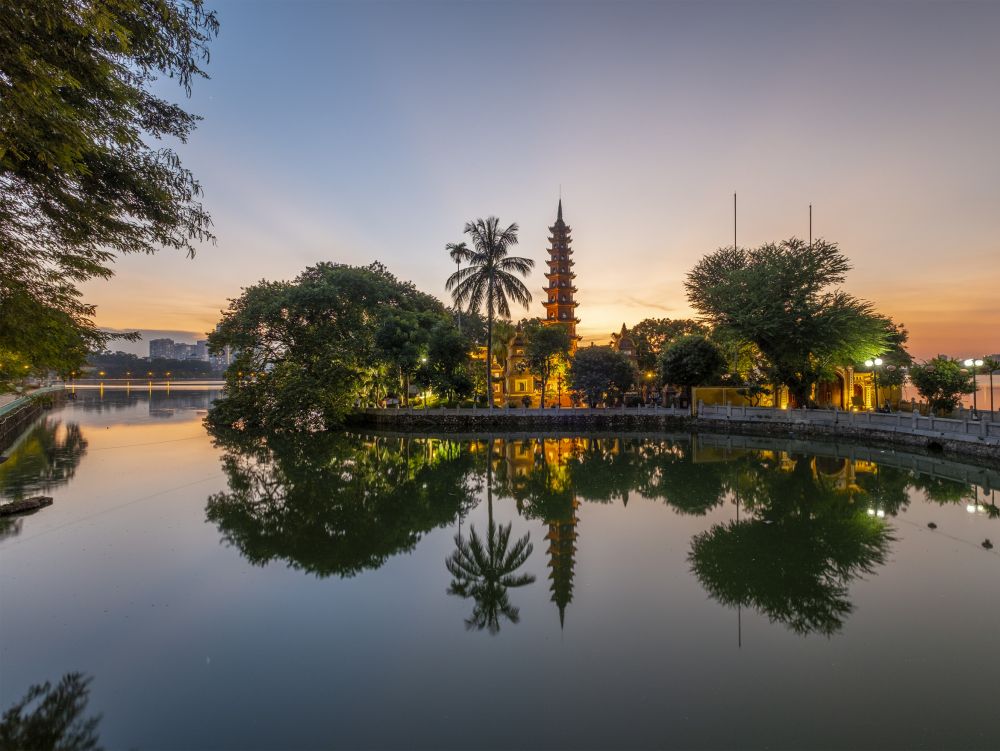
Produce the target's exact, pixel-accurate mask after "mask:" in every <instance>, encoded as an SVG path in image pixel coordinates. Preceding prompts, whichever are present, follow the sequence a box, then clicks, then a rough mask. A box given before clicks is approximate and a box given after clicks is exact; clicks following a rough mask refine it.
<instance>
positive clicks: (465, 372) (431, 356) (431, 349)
mask: <svg viewBox="0 0 1000 751" xmlns="http://www.w3.org/2000/svg"><path fill="white" fill-rule="evenodd" d="M471 348H472V343H471V342H470V341H469V340H468V338H467V337H465V336H464V335H463V334H462V332H461V331H459V330H458V329H457V328H455V326H454V325H452V323H451V321H448V320H443V321H440V322H439V323H438V324H437V325H436V326H435V327H434V328H433V329H431V333H430V338H429V339H428V342H427V359H428V363H427V364H428V366H429V368H430V373H431V378H430V383H431V385H432V386H433V387H434V388H435V389H436V390H437V391H439V392H440V393H442V394H445V395H447V396H448V398H449V401H451V402H454V400H455V397H467V396H469V395H470V394H471V393H472V383H473V382H472V377H471V376H470V374H469V371H470V370H471V368H470V365H471V362H470V358H469V350H470V349H471Z"/></svg>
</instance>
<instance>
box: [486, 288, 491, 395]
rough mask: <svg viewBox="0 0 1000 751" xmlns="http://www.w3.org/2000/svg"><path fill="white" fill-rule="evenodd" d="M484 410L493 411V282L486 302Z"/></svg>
mask: <svg viewBox="0 0 1000 751" xmlns="http://www.w3.org/2000/svg"><path fill="white" fill-rule="evenodd" d="M486 408H487V409H493V280H492V279H490V289H489V299H488V300H487V301H486Z"/></svg>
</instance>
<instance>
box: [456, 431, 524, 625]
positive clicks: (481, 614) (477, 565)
mask: <svg viewBox="0 0 1000 751" xmlns="http://www.w3.org/2000/svg"><path fill="white" fill-rule="evenodd" d="M489 445H490V452H491V453H492V446H493V441H492V440H491V441H490V442H489ZM492 465H493V462H492V456H488V457H487V462H486V474H487V478H486V496H487V509H488V513H489V520H488V522H487V527H486V538H485V540H484V539H482V538H481V537H480V536H479V534H478V533H477V532H476V528H475V527H472V528H471V529H470V531H469V536H468V538H466V537H464V536H462V535H461V534H456V535H455V551H454V552H453V553H452V554H451V555H450V556H448V559H447V560H446V561H445V566H446V567H447V569H448V573H450V574H451V575H452V577H454V578H453V579H452V582H451V584H450V586H449V587H448V594H450V595H457V596H458V597H462V598H472V600H473V602H474V605H473V608H472V615H471V616H470V617H469V618H466V619H465V627H466V628H468V629H469V630H477V631H482V630H483V629H485V630H487V631H489V632H490V633H491V634H496V633H498V632H499V631H500V619H501V618H506V619H507V620H508V621H510V622H511V623H517V622H518V621H520V620H521V615H520V610H519V609H518V608H517V607H515V606H514V605H513V604H512V603H511V601H510V597H509V596H508V593H507V590H509V589H514V588H516V587H523V586H526V585H528V584H531V583H533V582H534V581H535V577H534V575H533V574H526V573H522V574H518V573H517V570H518V569H519V568H521V566H523V565H524V564H525V562H526V561H527V560H528V557H529V556H530V555H531V551H532V550H533V546H532V544H531V542H530V539H531V535H530V534H525V535H524V536H523V537H521V538H519V539H517V540H516V541H514V543H513V544H511V524H510V523H508V524H501V525H497V524H496V523H495V522H494V521H493V466H492Z"/></svg>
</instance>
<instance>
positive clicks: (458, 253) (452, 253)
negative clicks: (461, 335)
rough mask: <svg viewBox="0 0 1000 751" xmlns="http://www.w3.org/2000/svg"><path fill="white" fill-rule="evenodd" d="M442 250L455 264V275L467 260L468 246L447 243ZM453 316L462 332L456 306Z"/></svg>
mask: <svg viewBox="0 0 1000 751" xmlns="http://www.w3.org/2000/svg"><path fill="white" fill-rule="evenodd" d="M444 249H445V250H447V251H448V256H449V257H450V258H451V260H453V261H454V262H455V273H456V274H457V273H458V272H459V271H461V270H462V261H465V260H468V258H469V255H470V251H469V246H468V245H466V244H465V243H448V244H447V245H445V246H444ZM455 314H456V316H457V319H458V330H459V331H461V330H462V309H461V308H460V307H458V306H456V307H455Z"/></svg>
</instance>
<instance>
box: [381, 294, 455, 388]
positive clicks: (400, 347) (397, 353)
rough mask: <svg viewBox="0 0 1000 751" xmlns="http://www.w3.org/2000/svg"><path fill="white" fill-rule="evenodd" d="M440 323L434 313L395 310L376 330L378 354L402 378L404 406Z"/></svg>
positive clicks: (399, 380)
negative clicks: (433, 329)
mask: <svg viewBox="0 0 1000 751" xmlns="http://www.w3.org/2000/svg"><path fill="white" fill-rule="evenodd" d="M438 320H440V318H439V317H437V316H434V315H433V314H430V313H418V312H416V311H413V310H393V311H391V312H390V313H389V314H388V315H386V317H385V319H384V320H383V321H382V325H381V326H379V327H378V329H376V330H375V348H376V349H375V353H376V356H377V357H379V358H380V359H382V360H384V361H385V362H386V363H387V364H388V365H389V366H390V367H391V368H392V369H393V370H394V371H395V372H396V373H397V374H398V376H399V379H398V384H399V387H400V389H401V391H402V394H403V403H404V404H406V405H409V403H410V378H411V376H412V375H413V373H414V371H415V370H416V369H417V368H418V367H419V366H420V358H421V357H426V355H427V348H428V344H429V341H430V332H431V328H432V327H433V326H434V325H435V324H436V323H437V321H438Z"/></svg>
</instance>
